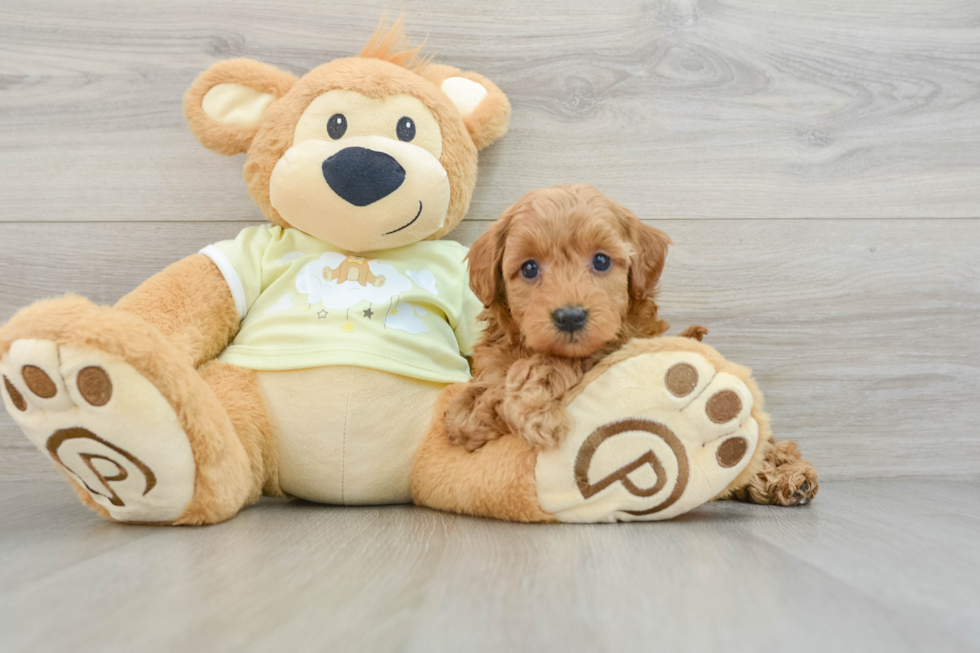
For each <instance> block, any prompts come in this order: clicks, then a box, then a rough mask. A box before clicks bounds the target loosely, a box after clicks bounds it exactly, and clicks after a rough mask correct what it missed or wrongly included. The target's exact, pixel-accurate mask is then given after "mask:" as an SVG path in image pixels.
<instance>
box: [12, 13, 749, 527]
mask: <svg viewBox="0 0 980 653" xmlns="http://www.w3.org/2000/svg"><path fill="white" fill-rule="evenodd" d="M184 110H185V114H186V117H187V119H188V122H189V123H190V127H191V129H192V130H193V132H194V134H195V135H196V136H197V138H198V139H199V140H200V141H201V143H202V144H204V145H205V146H206V147H208V148H210V149H212V150H215V151H217V152H219V153H221V154H227V155H231V154H239V153H247V155H248V158H247V160H246V162H245V168H244V176H245V179H246V181H247V184H248V191H249V193H250V194H251V196H252V198H253V199H254V200H255V202H256V204H257V205H258V206H259V207H260V208H261V210H262V212H263V213H264V214H265V216H266V217H267V218H268V224H263V225H258V226H253V227H248V228H246V229H244V230H243V231H242V232H241V233H240V234H239V235H238V236H237V237H236V238H235V239H233V240H228V241H223V242H219V243H215V244H213V245H209V246H207V247H205V248H204V249H202V250H201V252H200V253H198V254H195V255H192V256H190V257H188V258H185V259H183V260H181V261H179V262H177V263H174V264H173V265H171V266H169V267H168V268H166V269H165V270H163V271H162V272H160V273H159V274H157V275H155V276H153V277H151V278H150V279H148V280H147V281H145V282H144V283H143V284H141V285H140V286H139V287H138V288H137V289H136V290H134V291H133V292H131V293H130V294H128V295H126V296H125V297H123V298H122V299H121V300H120V301H119V302H118V303H117V304H116V305H115V306H114V307H101V306H96V305H94V304H92V303H91V302H89V301H87V300H85V299H82V298H79V297H73V296H66V297H62V298H60V299H55V300H49V301H42V302H38V303H36V304H34V305H33V306H31V307H28V308H26V309H24V310H22V311H20V312H19V313H18V314H17V315H15V316H14V317H13V318H12V319H11V320H10V322H9V323H7V324H6V325H5V326H4V327H3V328H2V329H0V374H2V377H3V383H2V386H3V391H2V394H3V398H4V404H5V406H6V408H7V410H8V411H9V412H10V414H11V415H12V416H13V418H14V420H15V421H16V422H17V423H18V424H19V425H20V426H21V428H22V429H23V430H24V432H25V433H26V434H27V435H28V437H29V438H30V439H31V440H32V441H33V442H34V443H35V444H36V445H37V447H38V448H39V449H40V450H41V451H42V452H43V453H44V454H45V455H47V456H48V457H49V458H50V459H51V460H52V461H53V462H54V463H55V464H56V466H57V467H58V469H60V470H61V471H62V472H63V473H64V474H65V476H66V477H67V478H68V480H69V482H70V483H71V484H72V486H73V487H74V488H75V490H76V491H77V493H78V496H79V497H80V498H81V500H82V502H83V503H85V504H86V505H88V506H89V507H91V508H92V509H93V510H95V511H96V512H97V513H99V514H100V515H102V516H104V517H107V518H109V519H113V520H116V521H121V522H137V523H147V522H150V523H164V524H205V523H214V522H219V521H222V520H225V519H228V518H230V517H232V516H233V515H235V514H236V513H237V512H238V511H239V510H240V509H241V508H242V507H243V506H246V505H248V504H250V503H253V502H255V501H256V500H257V499H258V498H259V496H260V495H262V494H267V495H273V496H277V495H278V496H282V495H287V496H296V497H301V498H304V499H308V500H312V501H318V502H323V503H333V504H366V503H371V504H380V503H400V502H409V501H411V500H413V498H414V499H415V500H416V501H417V502H419V503H423V504H426V505H431V506H433V507H439V508H444V509H449V510H457V511H461V512H468V513H473V514H485V515H492V516H496V517H500V518H506V519H519V520H541V521H551V520H566V521H608V520H612V519H638V518H644V519H646V518H665V517H669V516H672V515H675V514H679V513H680V512H683V511H685V510H688V509H690V508H693V507H695V506H696V505H699V504H700V503H703V502H704V501H706V500H708V499H710V498H711V497H713V496H715V495H717V494H718V493H719V492H721V491H722V490H723V489H724V488H725V487H726V486H727V485H728V484H729V482H731V481H732V479H734V478H735V476H736V475H737V474H739V473H740V472H741V471H742V470H743V469H744V468H745V465H746V464H747V462H748V460H749V458H751V457H752V456H751V455H750V452H753V451H755V450H756V443H757V442H758V441H759V440H760V439H761V438H766V437H768V433H767V431H766V429H767V426H766V425H767V420H766V418H765V414H764V413H762V412H761V409H760V408H759V406H760V404H759V402H758V401H757V400H756V399H757V398H758V397H757V393H756V391H755V389H754V385H752V384H751V382H750V380H749V378H748V373H747V371H744V370H742V368H738V367H737V366H732V365H731V364H729V363H727V362H725V361H724V360H723V359H721V358H720V357H719V356H717V354H714V353H712V352H713V350H710V348H707V347H706V346H704V345H701V344H700V343H693V342H691V341H686V342H685V343H680V344H678V343H674V340H676V339H661V340H660V341H658V342H653V341H649V342H646V343H638V344H635V345H634V346H632V348H630V347H627V348H626V349H624V350H623V352H620V353H619V354H618V357H616V358H613V359H611V360H610V362H608V363H604V365H602V366H598V367H597V368H596V369H595V370H594V371H593V374H592V377H590V379H593V380H595V382H591V383H586V384H583V386H582V389H581V395H580V396H578V398H576V399H575V401H573V403H572V404H571V405H570V406H569V411H570V413H571V415H572V417H573V419H575V420H576V421H577V427H576V429H574V430H573V432H572V433H571V434H570V435H569V437H568V438H567V442H566V443H565V444H563V445H562V447H561V448H558V449H554V450H550V451H542V452H538V451H536V450H535V449H533V448H531V447H530V446H529V445H527V444H526V443H524V442H523V441H521V440H519V439H517V438H514V437H505V438H500V439H499V440H496V441H494V442H492V443H490V444H489V445H487V446H486V447H484V448H483V449H481V450H479V451H477V452H474V453H467V452H466V451H465V450H464V449H463V448H461V447H453V446H452V445H450V444H449V442H448V440H447V438H446V437H445V434H444V433H443V432H442V430H441V425H440V424H439V420H435V421H434V422H433V425H432V427H431V428H429V424H430V419H431V417H432V416H433V414H435V415H437V416H438V415H441V414H442V412H444V407H445V402H447V401H449V398H450V397H451V395H452V393H453V390H452V389H450V390H447V392H446V393H445V395H443V396H442V397H441V398H440V393H442V392H443V390H444V389H446V388H447V386H450V385H451V384H456V383H463V382H466V381H467V380H468V379H469V378H470V369H469V365H468V361H467V358H466V357H467V356H468V355H469V354H470V353H471V351H472V348H473V344H474V341H475V340H476V339H477V338H478V337H479V326H478V325H479V323H478V321H477V318H476V316H477V314H478V313H479V311H481V310H482V308H483V306H482V304H481V303H480V302H479V301H478V300H477V299H476V297H475V296H474V295H473V293H472V292H471V291H470V288H469V286H468V282H467V272H466V263H465V260H464V259H465V256H466V253H467V250H466V248H464V247H463V246H461V245H459V244H457V243H454V242H451V241H441V240H439V238H441V237H442V236H443V235H445V234H446V233H448V232H449V231H450V230H451V229H452V228H453V227H455V226H456V225H457V224H458V223H459V222H460V220H462V218H463V216H464V214H465V213H466V211H467V208H468V205H469V201H470V196H471V194H472V192H473V188H474V185H475V182H476V170H477V151H478V150H479V149H482V148H484V147H486V146H487V145H489V144H490V143H492V142H493V141H494V140H495V139H497V138H499V137H501V136H502V135H503V134H504V133H505V132H506V130H507V125H508V120H509V115H510V106H509V103H508V101H507V98H506V97H505V96H504V95H503V93H501V91H500V90H499V89H498V88H497V87H496V86H494V84H493V83H491V82H490V81H489V80H487V79H485V78H484V77H482V76H480V75H478V74H475V73H468V72H466V73H464V72H461V71H459V70H458V69H456V68H452V67H449V66H444V65H436V64H433V63H431V62H429V61H427V60H424V59H422V58H420V57H419V53H418V50H412V49H408V48H407V46H405V45H404V34H403V32H402V30H401V25H400V21H399V23H397V24H396V25H395V26H394V27H393V28H392V29H390V30H388V29H381V28H379V31H378V32H377V33H376V34H375V36H374V38H372V40H371V41H370V42H369V43H368V45H367V46H366V47H365V48H364V50H363V51H362V52H361V53H360V55H359V56H357V57H353V58H347V59H339V60H335V61H332V62H329V63H326V64H323V65H321V66H319V67H317V68H315V69H313V70H311V71H310V72H308V73H307V74H306V75H304V76H303V77H302V78H299V79H297V78H296V77H294V76H293V75H291V74H289V73H286V72H283V71H281V70H277V69H276V68H273V67H271V66H268V65H265V64H262V63H259V62H257V61H252V60H248V59H235V60H230V61H224V62H221V63H218V64H216V65H214V66H213V67H211V68H210V69H209V70H208V71H206V72H205V73H203V74H202V75H201V76H200V77H199V78H198V79H197V80H196V81H195V82H194V83H193V85H192V86H191V87H190V89H189V90H188V91H187V94H186V96H185V102H184ZM671 343H674V344H671ZM692 348H693V349H692ZM652 352H659V353H660V354H663V355H658V356H653V357H651V356H649V355H646V354H651V353H652ZM664 352H666V353H664ZM631 356H632V357H631ZM665 356H666V357H665ZM675 359H676V360H675ZM671 361H673V362H674V363H675V364H676V363H678V361H679V362H683V363H684V364H686V365H688V366H690V367H691V368H692V369H697V370H698V371H699V373H700V374H701V376H700V377H698V378H700V379H701V380H702V382H703V383H705V384H706V383H708V382H709V381H711V379H713V378H716V376H717V378H718V379H722V378H723V380H724V384H727V385H725V387H726V388H728V387H729V386H730V388H731V389H732V391H733V392H737V393H738V394H739V396H740V397H742V400H743V404H742V405H743V406H744V407H745V410H744V411H742V413H740V414H739V416H738V420H737V421H738V424H735V425H734V427H733V428H737V429H738V433H739V434H741V435H740V436H739V437H744V439H745V442H746V443H747V448H746V451H745V456H744V458H743V459H742V460H739V461H737V464H735V463H733V464H732V465H730V466H727V467H725V468H720V467H718V465H717V464H715V463H713V462H712V461H713V460H714V457H715V456H716V449H718V447H719V446H720V444H721V443H722V441H723V440H724V438H721V437H716V436H717V433H715V431H717V430H718V429H717V428H715V427H713V426H711V425H710V424H709V425H708V426H706V427H705V428H703V429H701V431H698V429H694V430H693V431H691V433H693V434H694V435H695V436H696V435H697V433H699V432H702V433H708V432H709V431H710V433H711V434H714V435H712V436H711V437H712V438H714V439H713V440H711V441H710V442H702V441H700V440H697V437H694V438H692V437H688V436H687V435H684V434H681V437H680V439H677V438H675V439H674V440H673V441H671V443H669V446H668V444H665V441H664V438H663V436H662V434H659V433H657V432H653V431H649V430H648V431H644V430H643V429H640V430H635V432H631V434H630V433H628V434H626V435H627V437H619V438H615V439H608V440H603V441H602V442H599V441H598V440H596V438H595V436H594V433H597V432H600V431H601V429H603V428H606V427H605V426H603V424H606V423H608V422H609V421H610V420H613V421H615V418H616V417H617V416H622V415H624V414H634V413H635V414H637V415H640V416H641V417H642V415H641V414H646V413H645V412H644V411H646V412H649V410H652V409H654V408H655V409H656V410H659V411H660V412H663V410H667V412H668V413H670V415H673V416H674V417H676V418H677V419H679V420H681V421H680V422H678V423H679V424H680V423H683V424H687V423H688V422H690V421H691V420H694V422H696V423H697V424H700V423H701V422H698V420H701V421H704V416H703V415H700V414H695V413H696V411H695V413H692V415H693V416H687V417H685V416H684V413H683V410H682V407H681V406H680V404H679V403H678V402H677V401H674V402H673V403H671V401H673V400H671V399H670V398H669V396H667V395H664V397H662V398H661V399H663V402H666V403H664V404H663V405H664V406H667V408H665V409H664V408H663V406H660V404H657V406H660V408H657V406H654V405H653V404H651V403H650V398H651V397H659V396H660V394H663V393H664V392H665V386H664V383H663V381H662V379H660V380H657V378H656V375H657V374H660V376H661V377H662V376H663V370H662V369H661V368H662V367H663V365H665V364H666V363H670V362H671ZM616 363H618V364H616ZM614 364H615V365H614ZM721 370H727V371H729V372H730V373H729V374H727V375H721V374H719V375H716V372H718V371H721ZM605 374H608V375H609V376H602V375H605ZM624 375H625V378H634V379H636V378H640V379H651V378H652V379H653V381H652V382H651V383H650V384H649V386H647V385H644V384H642V383H641V384H639V385H637V384H636V383H632V382H625V381H624ZM650 375H653V376H650ZM588 380H589V379H587V381H588ZM456 387H462V386H456ZM624 388H627V389H629V388H633V391H632V393H631V392H629V391H627V390H624ZM610 393H612V395H610ZM658 393H659V394H658ZM657 401H660V399H658V400H657ZM663 402H661V403H663ZM654 404H656V402H654ZM434 407H435V411H434ZM624 411H625V412H624ZM688 412H690V411H688ZM702 412H703V411H702ZM743 413H744V414H743ZM659 414H660V413H658V415H659ZM670 415H668V416H667V417H662V416H661V417H662V419H667V418H670ZM671 419H673V418H671ZM684 420H687V421H686V422H685V421H684ZM667 421H669V419H667ZM638 423H639V422H638ZM644 423H646V422H644ZM692 423H693V422H692ZM709 427H710V428H709ZM698 428H700V427H698ZM427 429H428V430H427ZM596 429H599V430H596ZM712 429H714V430H712ZM607 431H608V428H606V430H605V431H601V433H606V432H607ZM617 433H618V431H617ZM590 434H591V435H590ZM423 440H424V442H423ZM583 442H584V443H586V444H587V446H586V445H583ZM600 445H601V446H600ZM665 447H666V448H665ZM586 449H589V454H588V456H587V460H584V462H583V460H582V459H581V458H582V454H581V452H582V451H585V450H586ZM576 452H578V453H576ZM416 454H418V455H416ZM752 455H755V454H752ZM576 457H578V459H579V460H576ZM413 461H414V463H413ZM630 461H634V462H635V461H641V463H637V464H631V462H630ZM643 461H647V462H649V461H656V462H657V463H658V465H659V466H657V465H653V463H652V462H651V463H650V464H646V463H645V462H643ZM413 464H414V470H413ZM583 465H584V466H583ZM576 470H577V471H576ZM617 470H618V471H617ZM651 470H654V472H655V473H654V472H651ZM651 473H654V475H655V476H656V478H647V477H650V475H651ZM576 474H577V475H578V481H576V480H575V479H576ZM583 479H584V480H583ZM603 479H605V480H603ZM607 481H608V482H607ZM576 483H578V485H576ZM582 483H584V484H585V485H584V486H583V485H582ZM644 483H646V484H648V485H650V487H651V488H657V490H656V492H654V491H653V490H650V491H646V490H644V491H640V492H630V491H628V490H630V488H637V487H640V486H641V485H643V484H644ZM651 484H652V485H651ZM579 486H581V487H585V488H586V490H587V491H584V492H583V491H582V489H581V487H579ZM413 487H414V488H415V491H416V494H415V495H414V497H413V494H412V488H413ZM624 488H625V489H624ZM661 488H662V489H663V492H660V489H661ZM665 498H666V499H665ZM658 506H659V507H658ZM668 507H669V509H667V508H668Z"/></svg>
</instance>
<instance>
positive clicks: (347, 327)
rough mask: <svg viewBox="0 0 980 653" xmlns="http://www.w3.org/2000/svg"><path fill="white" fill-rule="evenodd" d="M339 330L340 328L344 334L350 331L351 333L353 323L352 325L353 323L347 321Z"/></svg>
mask: <svg viewBox="0 0 980 653" xmlns="http://www.w3.org/2000/svg"><path fill="white" fill-rule="evenodd" d="M341 328H342V329H343V330H344V331H345V332H346V333H350V332H351V331H353V330H354V323H353V322H351V321H350V320H347V321H346V322H344V326H342V327H341Z"/></svg>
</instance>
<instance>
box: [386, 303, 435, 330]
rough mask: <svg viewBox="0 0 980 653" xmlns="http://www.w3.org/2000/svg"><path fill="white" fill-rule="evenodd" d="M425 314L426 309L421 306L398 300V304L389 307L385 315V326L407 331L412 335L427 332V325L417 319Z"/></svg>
mask: <svg viewBox="0 0 980 653" xmlns="http://www.w3.org/2000/svg"><path fill="white" fill-rule="evenodd" d="M425 314H426V310H425V309H424V308H422V307H421V306H416V305H415V304H411V303H409V302H398V305H397V306H395V307H394V308H393V309H391V310H390V311H389V312H388V315H387V317H385V326H387V327H388V328H390V329H398V330H399V331H407V332H408V333H411V334H412V335H415V334H417V333H428V332H429V327H427V326H425V324H424V323H423V322H422V320H421V319H419V318H421V317H422V316H423V315H425Z"/></svg>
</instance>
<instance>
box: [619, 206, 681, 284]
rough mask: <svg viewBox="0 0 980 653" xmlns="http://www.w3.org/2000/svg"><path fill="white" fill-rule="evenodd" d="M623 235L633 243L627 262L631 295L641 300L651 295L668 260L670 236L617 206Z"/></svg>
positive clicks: (624, 208) (622, 207)
mask: <svg viewBox="0 0 980 653" xmlns="http://www.w3.org/2000/svg"><path fill="white" fill-rule="evenodd" d="M616 212H617V213H618V214H619V216H620V220H622V222H623V225H624V227H625V228H626V233H627V234H628V237H629V239H630V241H631V242H632V243H633V258H632V259H631V260H630V296H632V297H633V298H634V299H644V298H646V297H649V296H650V295H652V294H653V293H654V291H655V290H656V288H657V282H658V281H660V274H661V273H662V272H663V271H664V263H665V262H666V261H667V248H668V247H670V245H671V240H670V237H669V236H668V235H667V234H665V233H664V232H662V231H660V230H659V229H656V228H654V227H651V226H649V225H645V224H643V223H642V222H640V219H639V218H637V217H636V215H634V213H633V212H632V211H630V210H629V209H627V208H626V207H625V206H622V205H618V204H617V205H616Z"/></svg>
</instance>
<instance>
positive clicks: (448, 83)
mask: <svg viewBox="0 0 980 653" xmlns="http://www.w3.org/2000/svg"><path fill="white" fill-rule="evenodd" d="M420 74H421V75H422V76H423V77H425V78H427V79H429V80H430V81H431V82H433V83H434V84H435V85H436V86H438V87H439V88H440V89H441V90H442V92H443V93H445V94H446V95H447V96H448V97H449V99H450V100H452V102H453V104H454V105H455V106H456V109H457V110H458V111H459V114H460V115H461V116H462V117H463V124H465V125H466V129H467V131H468V132H469V133H470V138H472V139H473V144H474V145H476V148H477V149H478V150H482V149H483V148H485V147H486V146H487V145H490V143H492V142H494V141H495V140H497V139H498V138H500V137H501V136H503V135H504V134H506V133H507V126H508V124H509V123H510V102H509V101H508V100H507V96H506V95H504V94H503V92H501V90H500V89H499V88H497V86H496V84H494V83H493V82H491V81H490V80H489V79H487V78H486V77H484V76H483V75H479V74H477V73H471V72H460V70H459V69H457V68H452V67H450V66H441V65H437V64H429V65H428V66H426V67H425V69H423V70H422V71H421V72H420Z"/></svg>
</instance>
